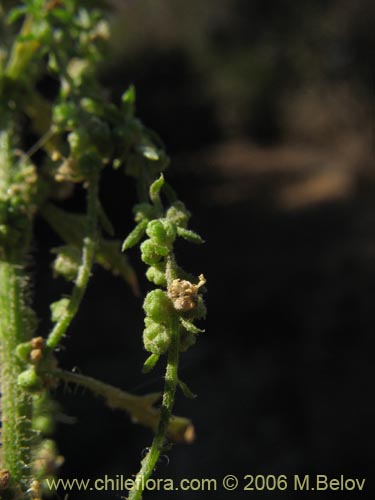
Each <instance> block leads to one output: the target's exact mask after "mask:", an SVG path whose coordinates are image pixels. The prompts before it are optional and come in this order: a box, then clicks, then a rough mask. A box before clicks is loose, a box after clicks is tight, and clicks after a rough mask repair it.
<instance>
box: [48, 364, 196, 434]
mask: <svg viewBox="0 0 375 500" xmlns="http://www.w3.org/2000/svg"><path fill="white" fill-rule="evenodd" d="M53 375H56V377H58V378H59V379H60V380H62V381H64V382H68V383H73V384H76V385H79V386H81V387H85V388H87V389H89V390H90V391H91V392H93V393H94V394H96V395H98V396H101V397H103V398H104V399H105V400H106V403H107V404H108V406H109V407H110V408H113V409H119V410H125V411H127V412H128V413H129V414H130V416H131V418H132V420H133V421H134V422H137V423H138V424H141V425H144V426H145V427H149V428H150V429H152V430H153V431H156V429H157V428H158V423H159V419H160V410H158V409H157V408H154V407H153V404H154V403H156V402H157V401H158V400H159V399H160V398H161V393H159V392H156V393H152V394H146V395H145V396H135V395H134V394H130V393H128V392H125V391H123V390H121V389H118V388H117V387H113V386H112V385H109V384H105V383H104V382H101V381H99V380H96V379H95V378H92V377H88V376H87V375H82V374H81V373H73V372H69V371H66V370H60V369H59V370H56V371H55V372H54V373H53ZM167 437H168V438H169V439H171V440H172V441H174V442H186V443H189V442H191V441H192V440H193V439H194V427H193V424H192V423H191V421H190V420H189V419H187V418H184V417H177V416H172V418H170V419H169V423H168V427H167Z"/></svg>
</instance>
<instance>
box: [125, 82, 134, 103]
mask: <svg viewBox="0 0 375 500" xmlns="http://www.w3.org/2000/svg"><path fill="white" fill-rule="evenodd" d="M135 96H136V94H135V87H134V85H130V86H129V88H128V89H127V90H126V91H125V92H124V93H123V94H122V97H121V100H122V102H123V103H124V104H134V103H135Z"/></svg>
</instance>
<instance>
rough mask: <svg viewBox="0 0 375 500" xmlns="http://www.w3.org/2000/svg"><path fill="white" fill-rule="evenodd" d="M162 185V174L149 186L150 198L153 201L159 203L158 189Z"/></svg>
mask: <svg viewBox="0 0 375 500" xmlns="http://www.w3.org/2000/svg"><path fill="white" fill-rule="evenodd" d="M163 185H164V175H163V174H160V177H159V178H158V179H156V181H154V182H153V183H152V184H151V186H150V199H151V201H152V202H153V203H160V190H161V188H162V187H163Z"/></svg>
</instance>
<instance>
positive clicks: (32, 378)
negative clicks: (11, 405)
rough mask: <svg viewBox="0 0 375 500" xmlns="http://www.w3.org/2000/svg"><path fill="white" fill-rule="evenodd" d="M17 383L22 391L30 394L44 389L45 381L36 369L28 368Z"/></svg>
mask: <svg viewBox="0 0 375 500" xmlns="http://www.w3.org/2000/svg"><path fill="white" fill-rule="evenodd" d="M17 383H18V385H19V386H20V387H22V389H24V390H25V391H29V392H37V391H40V390H41V389H42V387H43V381H42V379H41V378H40V377H39V375H38V374H37V373H36V371H35V368H34V367H32V368H28V369H27V370H25V371H23V372H22V373H20V374H19V375H18V379H17Z"/></svg>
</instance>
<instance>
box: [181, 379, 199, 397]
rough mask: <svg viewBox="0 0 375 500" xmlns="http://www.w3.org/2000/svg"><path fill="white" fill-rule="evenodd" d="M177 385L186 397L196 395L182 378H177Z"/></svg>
mask: <svg viewBox="0 0 375 500" xmlns="http://www.w3.org/2000/svg"><path fill="white" fill-rule="evenodd" d="M178 385H179V387H180V389H181V391H182V392H183V394H184V396H185V397H186V398H189V399H195V398H196V397H197V395H196V394H194V393H193V392H192V391H191V390H190V389H189V387H188V386H187V385H186V384H185V382H182V380H180V379H178Z"/></svg>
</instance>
